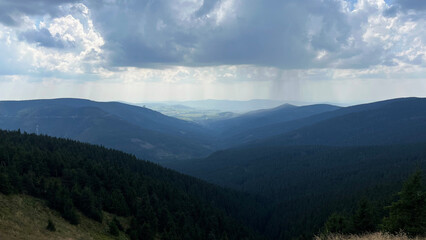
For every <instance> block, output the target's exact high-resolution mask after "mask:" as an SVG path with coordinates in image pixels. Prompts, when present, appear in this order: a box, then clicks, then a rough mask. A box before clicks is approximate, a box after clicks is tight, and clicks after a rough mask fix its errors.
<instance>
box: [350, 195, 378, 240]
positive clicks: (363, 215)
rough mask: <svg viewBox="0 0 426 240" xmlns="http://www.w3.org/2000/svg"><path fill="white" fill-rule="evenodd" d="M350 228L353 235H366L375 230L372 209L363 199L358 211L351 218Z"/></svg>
mask: <svg viewBox="0 0 426 240" xmlns="http://www.w3.org/2000/svg"><path fill="white" fill-rule="evenodd" d="M352 227H353V231H354V232H355V233H367V232H373V231H375V230H376V224H375V221H374V212H373V208H372V207H371V204H370V203H369V202H368V200H367V199H365V198H363V199H361V201H360V202H359V205H358V209H357V210H356V212H355V214H354V216H353V217H352Z"/></svg>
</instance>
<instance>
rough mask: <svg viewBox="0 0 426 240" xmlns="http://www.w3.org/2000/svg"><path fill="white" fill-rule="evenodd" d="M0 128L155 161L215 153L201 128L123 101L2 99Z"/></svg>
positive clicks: (207, 135)
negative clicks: (98, 147)
mask: <svg viewBox="0 0 426 240" xmlns="http://www.w3.org/2000/svg"><path fill="white" fill-rule="evenodd" d="M0 128H3V129H9V130H14V129H15V130H16V129H21V130H23V131H26V132H30V133H37V132H38V133H40V134H48V135H51V136H56V137H63V138H71V139H75V140H79V141H83V142H89V143H95V144H101V145H104V146H107V147H111V148H115V149H120V150H123V151H126V152H129V153H133V154H136V155H137V156H138V157H141V158H145V159H150V160H154V161H162V160H170V159H182V158H188V157H194V156H197V155H198V156H202V155H206V154H208V153H209V152H211V147H210V145H209V144H210V142H209V141H210V138H209V134H208V132H207V131H206V130H205V129H203V128H202V127H200V126H198V125H197V124H195V123H191V122H187V121H183V120H179V119H176V118H172V117H168V116H165V115H163V114H161V113H158V112H155V111H153V110H150V109H148V108H143V107H137V106H132V105H127V104H123V103H118V102H94V101H89V100H84V99H51V100H29V101H3V102H0Z"/></svg>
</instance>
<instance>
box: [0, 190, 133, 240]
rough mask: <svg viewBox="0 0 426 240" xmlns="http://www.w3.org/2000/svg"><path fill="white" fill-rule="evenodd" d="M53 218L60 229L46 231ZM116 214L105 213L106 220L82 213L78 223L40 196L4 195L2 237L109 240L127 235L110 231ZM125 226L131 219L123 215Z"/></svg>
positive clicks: (13, 239) (0, 215)
mask: <svg viewBox="0 0 426 240" xmlns="http://www.w3.org/2000/svg"><path fill="white" fill-rule="evenodd" d="M49 218H50V219H52V221H53V222H54V224H55V226H56V232H50V231H48V230H46V226H47V221H48V219H49ZM111 218H112V216H111V215H110V214H107V213H105V217H104V221H103V223H99V222H96V221H93V220H91V219H88V218H86V217H84V216H83V215H81V214H80V219H81V223H80V224H79V225H77V226H74V225H71V224H69V223H68V222H67V221H65V220H64V219H63V218H62V217H61V216H60V215H59V214H58V213H57V212H55V211H53V210H51V209H49V208H48V207H46V205H45V203H44V202H43V201H42V200H40V199H37V198H33V197H29V196H25V195H10V196H5V195H3V194H0V239H9V240H18V239H19V240H38V239H58V240H74V239H75V240H83V239H84V240H86V239H92V240H101V239H102V240H103V239H105V240H108V239H120V240H124V239H127V237H126V236H125V235H124V234H121V235H120V236H119V237H113V236H112V235H110V234H109V233H108V224H107V223H108V222H109V221H110V219H111ZM120 221H121V222H122V223H123V225H128V221H127V219H122V218H120Z"/></svg>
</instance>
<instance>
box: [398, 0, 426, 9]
mask: <svg viewBox="0 0 426 240" xmlns="http://www.w3.org/2000/svg"><path fill="white" fill-rule="evenodd" d="M394 4H395V5H398V6H400V7H401V9H403V10H407V9H409V10H422V11H423V10H426V1H424V0H396V1H395V2H394Z"/></svg>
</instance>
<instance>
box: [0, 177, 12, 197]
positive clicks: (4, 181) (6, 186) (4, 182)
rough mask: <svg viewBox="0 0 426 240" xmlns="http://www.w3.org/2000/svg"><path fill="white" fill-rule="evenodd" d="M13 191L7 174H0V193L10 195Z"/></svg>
mask: <svg viewBox="0 0 426 240" xmlns="http://www.w3.org/2000/svg"><path fill="white" fill-rule="evenodd" d="M12 191H13V187H12V185H11V184H10V181H9V177H8V176H7V174H5V173H2V172H0V193H3V194H10V193H12Z"/></svg>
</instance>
